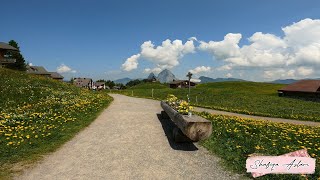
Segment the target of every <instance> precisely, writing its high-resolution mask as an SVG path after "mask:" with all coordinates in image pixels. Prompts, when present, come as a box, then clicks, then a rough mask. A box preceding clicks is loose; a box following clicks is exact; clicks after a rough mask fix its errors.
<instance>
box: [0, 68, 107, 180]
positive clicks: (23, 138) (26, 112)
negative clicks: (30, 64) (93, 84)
mask: <svg viewBox="0 0 320 180" xmlns="http://www.w3.org/2000/svg"><path fill="white" fill-rule="evenodd" d="M0 77H1V78H0V171H1V173H0V179H1V177H4V176H8V174H9V175H10V173H9V172H10V171H11V170H10V168H11V166H13V164H14V163H16V162H21V161H25V160H34V159H37V158H39V157H40V155H42V154H43V153H46V152H50V151H53V150H55V149H56V148H58V147H59V146H60V145H61V144H63V143H64V142H66V141H67V140H69V139H70V138H72V137H73V136H74V135H75V134H76V133H77V132H78V131H80V130H81V129H82V128H84V127H86V126H87V125H89V124H90V122H92V121H93V120H94V119H95V117H96V116H97V114H98V113H99V112H100V111H101V110H103V109H104V108H105V107H106V106H107V105H108V104H109V103H110V102H111V101H112V98H111V97H110V96H108V95H107V94H106V93H104V92H99V93H95V92H91V91H88V90H84V89H79V88H77V87H74V86H72V85H69V84H66V83H63V82H57V81H54V80H51V79H47V78H43V77H39V76H31V75H27V74H25V73H23V72H16V71H11V70H7V69H1V68H0ZM8 169H9V172H8Z"/></svg>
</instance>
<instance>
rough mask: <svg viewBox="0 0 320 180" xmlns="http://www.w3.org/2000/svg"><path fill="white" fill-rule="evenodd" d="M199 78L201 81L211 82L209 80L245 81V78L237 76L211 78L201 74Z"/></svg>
mask: <svg viewBox="0 0 320 180" xmlns="http://www.w3.org/2000/svg"><path fill="white" fill-rule="evenodd" d="M199 79H200V80H201V82H200V83H209V82H226V81H245V80H243V79H237V78H215V79H213V78H210V77H206V76H200V77H199Z"/></svg>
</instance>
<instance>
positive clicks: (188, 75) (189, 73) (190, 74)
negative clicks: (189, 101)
mask: <svg viewBox="0 0 320 180" xmlns="http://www.w3.org/2000/svg"><path fill="white" fill-rule="evenodd" d="M192 75H193V74H192V73H191V72H188V74H187V77H188V79H189V94H188V96H189V98H190V80H191V77H192Z"/></svg>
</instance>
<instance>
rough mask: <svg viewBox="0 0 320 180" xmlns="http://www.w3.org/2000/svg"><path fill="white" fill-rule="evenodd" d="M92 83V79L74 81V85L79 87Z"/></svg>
mask: <svg viewBox="0 0 320 180" xmlns="http://www.w3.org/2000/svg"><path fill="white" fill-rule="evenodd" d="M91 81H92V79H91V78H75V79H74V80H73V82H74V84H75V85H77V86H87V85H89V84H90V82H91Z"/></svg>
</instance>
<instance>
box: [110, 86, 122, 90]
mask: <svg viewBox="0 0 320 180" xmlns="http://www.w3.org/2000/svg"><path fill="white" fill-rule="evenodd" d="M112 89H114V90H120V89H121V87H120V86H113V87H112Z"/></svg>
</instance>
